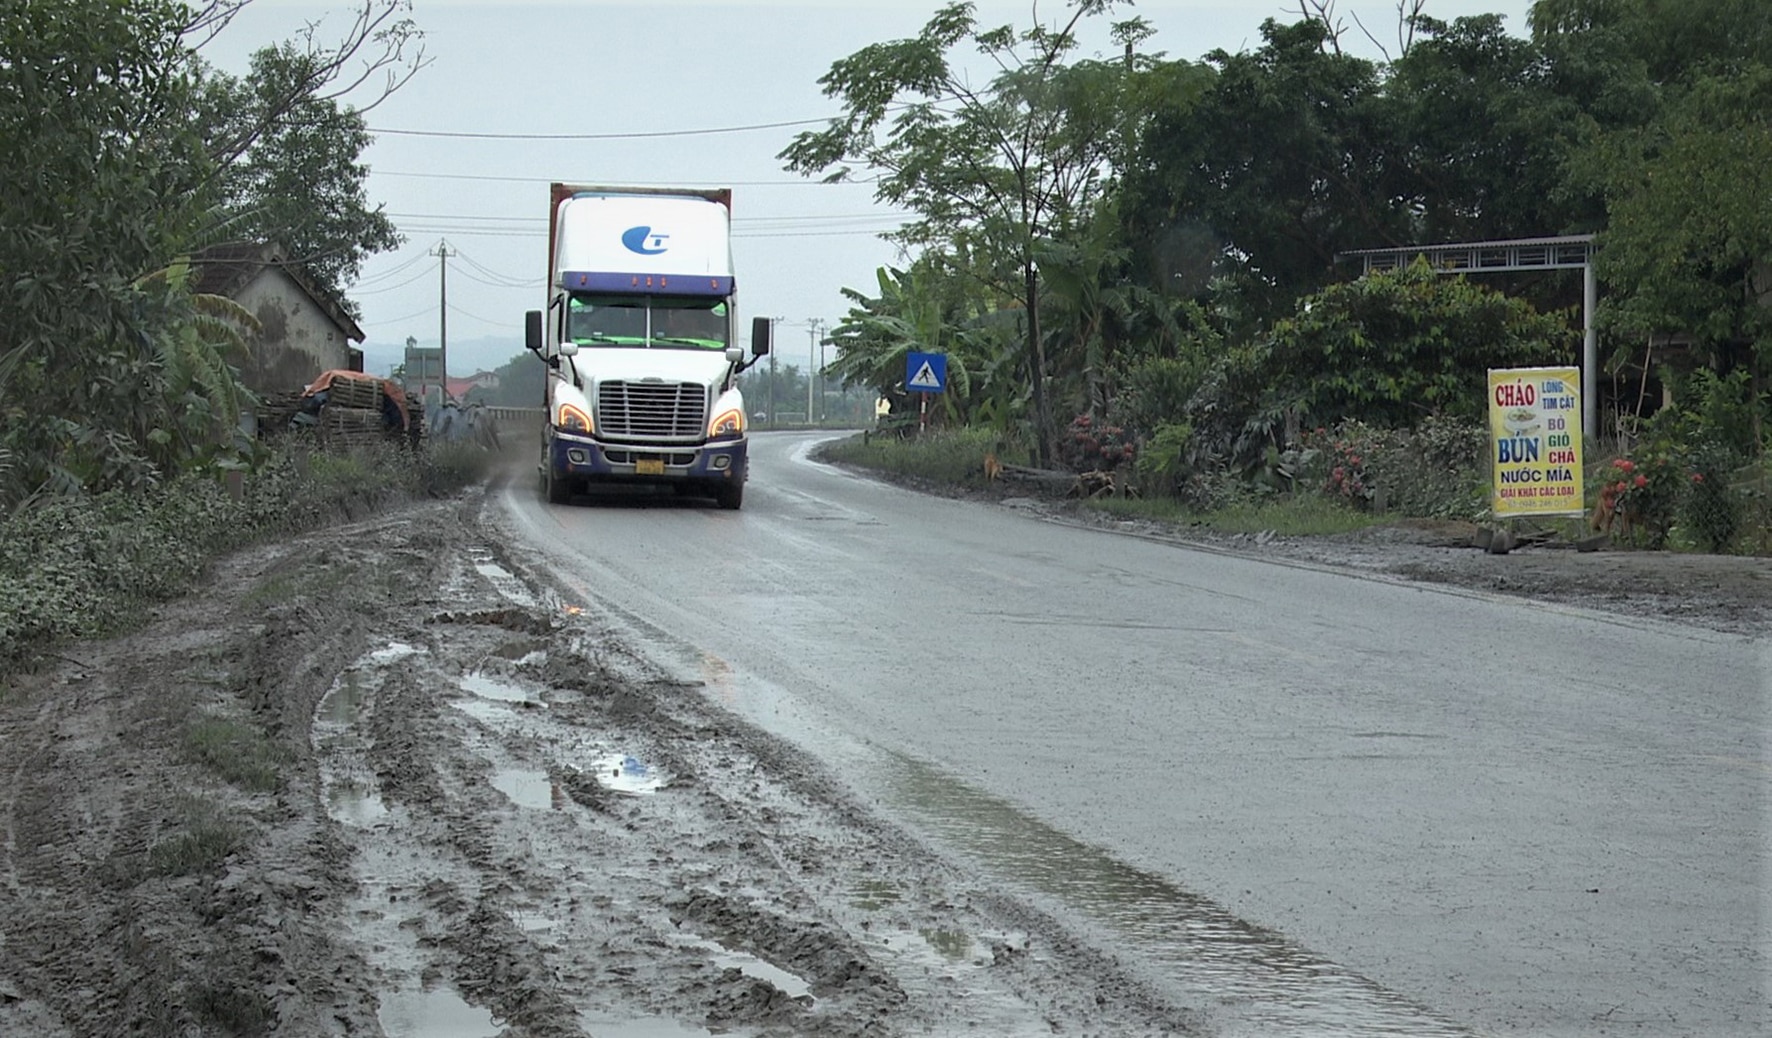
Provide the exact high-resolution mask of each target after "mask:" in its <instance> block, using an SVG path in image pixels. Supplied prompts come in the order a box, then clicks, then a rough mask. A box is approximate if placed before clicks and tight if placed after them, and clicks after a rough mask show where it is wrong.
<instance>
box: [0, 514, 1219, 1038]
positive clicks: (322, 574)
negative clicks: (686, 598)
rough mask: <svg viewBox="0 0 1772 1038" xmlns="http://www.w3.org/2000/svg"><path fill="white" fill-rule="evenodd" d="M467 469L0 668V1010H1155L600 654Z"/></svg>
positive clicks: (338, 1028) (907, 1013)
mask: <svg viewBox="0 0 1772 1038" xmlns="http://www.w3.org/2000/svg"><path fill="white" fill-rule="evenodd" d="M488 500H489V499H488V498H487V497H486V496H485V495H483V494H480V493H476V494H472V495H469V496H468V497H466V498H463V499H461V500H458V501H452V502H437V503H429V504H424V505H419V506H415V507H412V508H409V509H406V510H403V511H399V512H393V513H388V514H384V515H382V516H379V517H376V518H373V519H370V520H368V521H364V522H359V523H356V524H353V525H349V526H342V527H338V528H335V529H331V530H327V531H324V532H321V533H317V534H314V535H311V536H307V537H303V538H300V539H298V540H295V541H292V542H290V543H287V544H281V545H275V546H269V547H264V548H259V549H254V550H251V551H248V552H245V553H242V554H239V555H236V556H233V557H231V558H229V559H227V560H226V561H224V562H222V563H221V564H219V565H218V566H217V567H216V568H215V571H214V573H213V579H212V580H211V581H210V583H209V584H208V586H207V587H206V588H205V589H204V591H203V592H202V593H201V594H197V595H193V596H191V597H189V598H186V599H183V600H180V601H177V602H173V603H170V604H168V605H166V606H164V607H162V608H160V609H158V610H156V612H155V614H154V615H153V616H152V617H151V618H149V619H148V622H147V624H146V625H145V627H144V628H143V629H142V630H140V631H139V632H137V633H135V634H132V635H129V636H127V637H123V638H118V639H114V640H110V641H104V642H92V643H86V644H81V645H77V646H74V647H71V648H68V649H65V650H64V651H62V652H61V653H60V654H58V655H57V656H56V657H55V658H53V659H48V660H45V661H44V665H43V666H42V667H41V668H40V669H39V670H37V671H36V672H35V673H32V674H28V675H23V676H18V677H15V678H11V679H8V681H7V682H6V683H5V685H4V690H3V692H0V746H4V747H5V750H6V752H5V753H4V755H3V758H4V761H5V766H4V767H3V768H0V1035H14V1034H18V1035H32V1036H70V1038H72V1036H79V1038H86V1036H93V1035H122V1034H131V1035H147V1036H158V1035H168V1036H170V1035H179V1036H189V1035H303V1036H307V1035H322V1034H344V1035H359V1034H360V1035H381V1034H387V1035H393V1036H418V1035H431V1034H439V1033H448V1034H465V1035H488V1036H493V1035H501V1036H507V1038H521V1036H542V1038H555V1036H577V1035H618V1034H645V1035H649V1036H682V1035H707V1034H716V1033H718V1034H724V1035H740V1036H742V1035H757V1036H766V1035H898V1034H960V1033H985V1034H1024V1033H1062V1034H1102V1035H1107V1034H1114V1035H1124V1034H1174V1033H1187V1032H1188V1031H1189V1030H1190V1028H1191V1027H1192V1025H1193V1018H1192V1017H1191V1016H1190V1014H1189V1012H1188V1010H1187V1009H1186V1007H1182V1006H1178V1005H1174V1004H1172V1003H1171V1002H1168V1001H1165V999H1164V997H1162V996H1160V995H1158V994H1157V993H1155V992H1153V991H1152V990H1150V989H1148V988H1147V987H1146V986H1144V985H1143V984H1141V982H1139V981H1138V980H1137V979H1135V978H1134V977H1133V976H1132V975H1130V974H1129V973H1127V972H1124V971H1122V969H1121V968H1120V967H1119V965H1118V964H1117V963H1116V962H1115V961H1113V960H1112V959H1111V958H1109V957H1106V956H1105V955H1103V954H1102V953H1099V952H1097V951H1094V950H1092V949H1091V947H1090V946H1089V945H1088V944H1086V943H1085V942H1083V941H1080V940H1078V939H1077V938H1076V937H1075V936H1073V935H1072V934H1070V933H1067V932H1066V931H1065V930H1064V929H1063V928H1062V927H1061V926H1059V925H1058V924H1056V923H1055V922H1054V921H1053V920H1052V919H1050V918H1048V917H1047V916H1044V915H1042V913H1041V912H1040V911H1038V910H1037V909H1036V908H1035V907H1033V906H1031V905H1029V904H1026V903H1022V902H1019V901H1017V900H1016V899H1014V898H1012V897H1009V896H1005V895H1004V894H1002V893H1000V892H998V891H996V890H993V889H990V888H989V887H988V886H987V885H985V884H983V883H981V882H980V881H979V880H978V879H977V878H976V877H974V876H972V875H970V874H968V872H967V871H966V870H965V869H963V868H961V867H959V866H957V865H956V864H955V863H953V862H951V861H948V860H944V859H943V858H942V857H940V856H938V855H937V854H935V853H933V852H931V851H930V850H929V849H928V848H926V847H925V846H923V845H921V844H920V843H918V842H917V841H916V840H914V839H912V838H910V837H909V836H908V835H907V834H905V833H904V832H902V831H900V830H898V829H896V828H894V827H892V826H890V825H887V824H885V823H883V822H882V821H881V820H879V819H878V818H877V817H875V816H874V815H873V814H872V813H871V812H870V810H869V809H868V807H867V806H866V805H865V804H862V803H859V802H857V801H856V800H854V799H853V798H852V796H851V794H850V793H849V792H848V791H847V790H846V788H845V787H843V786H841V785H840V784H838V783H837V782H836V781H834V780H833V778H832V777H831V776H829V775H828V774H827V773H826V772H825V770H824V769H823V768H822V767H821V766H820V765H819V764H817V763H816V762H815V761H813V760H811V759H809V758H807V757H805V756H804V755H803V754H802V753H800V752H799V751H797V750H796V749H794V748H793V747H791V746H789V745H786V744H784V743H782V742H780V741H778V740H776V739H774V738H772V737H770V736H768V735H766V734H765V733H763V732H760V731H757V730H755V729H752V728H750V727H748V726H747V725H745V724H743V723H741V722H739V721H737V720H736V719H735V718H733V717H732V716H730V715H729V714H728V713H726V712H725V711H723V710H722V709H720V708H719V706H718V705H717V697H715V696H710V695H708V694H707V690H706V689H704V688H703V687H700V686H698V685H696V684H685V683H683V682H681V681H674V680H670V679H668V678H666V677H664V676H662V675H661V674H660V673H659V672H657V671H656V670H654V669H653V668H652V666H651V665H650V664H649V663H648V661H646V660H645V659H642V658H639V657H637V656H635V655H633V654H631V653H630V652H629V651H628V650H627V649H626V648H625V647H624V646H623V645H622V644H620V643H619V641H618V640H616V639H615V638H614V637H613V636H612V634H611V633H610V631H609V630H608V629H606V627H605V626H604V623H603V621H602V620H601V619H600V617H599V616H598V614H597V611H596V608H595V607H594V606H592V605H591V604H590V603H584V602H575V601H572V600H570V599H569V598H565V597H562V596H561V595H560V594H558V593H556V592H555V591H554V590H553V589H551V588H550V587H549V586H548V585H547V583H546V582H545V581H544V580H542V579H541V578H540V577H538V575H537V570H536V568H535V567H534V566H533V565H532V563H531V561H530V560H529V559H527V558H525V557H523V556H522V554H521V552H520V551H518V552H514V551H513V550H512V549H511V548H510V547H509V546H508V545H507V544H505V543H504V540H503V539H502V538H501V536H500V535H499V533H498V530H497V528H496V526H495V525H494V524H493V523H492V522H491V520H490V517H489V516H488V514H487V511H488V509H489V508H490V507H491V506H490V505H489V504H488Z"/></svg>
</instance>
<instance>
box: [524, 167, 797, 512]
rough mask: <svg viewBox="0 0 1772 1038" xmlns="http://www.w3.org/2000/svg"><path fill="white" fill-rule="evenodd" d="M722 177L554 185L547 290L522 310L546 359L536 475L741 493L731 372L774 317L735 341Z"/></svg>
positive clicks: (743, 444)
mask: <svg viewBox="0 0 1772 1038" xmlns="http://www.w3.org/2000/svg"><path fill="white" fill-rule="evenodd" d="M731 207H732V192H731V191H730V190H729V189H727V188H708V189H687V188H655V187H596V186H578V185H572V184H554V185H553V186H552V188H551V202H550V206H549V210H548V217H549V219H548V302H547V309H546V310H531V311H529V312H528V314H527V315H526V317H527V320H526V321H525V335H526V340H527V345H528V347H529V349H530V350H532V351H534V352H535V354H536V355H537V356H539V357H540V358H541V359H542V361H543V362H545V363H546V364H547V366H548V377H547V390H546V399H545V401H544V404H545V406H546V408H547V419H546V421H545V422H544V424H543V431H542V456H541V487H542V492H543V494H544V495H545V496H546V497H547V500H548V501H549V502H550V503H554V504H564V503H566V502H568V501H570V500H571V498H572V495H573V494H574V493H576V492H578V491H580V490H583V489H586V488H587V487H589V486H590V485H591V484H593V483H597V484H607V483H613V484H656V485H667V486H670V487H672V488H674V489H675V491H676V492H677V493H679V494H685V495H698V496H706V497H711V498H713V499H714V500H715V501H717V502H718V503H719V504H720V506H721V507H722V508H734V509H735V508H739V507H742V505H743V503H744V487H745V479H746V477H747V475H748V470H749V466H748V464H747V457H748V454H747V440H746V425H747V419H746V415H745V407H744V400H743V398H742V397H741V396H740V394H739V390H738V375H739V373H740V372H741V371H743V370H744V369H745V368H746V367H748V366H750V365H751V364H754V363H756V359H757V358H759V357H762V356H764V355H766V354H767V353H768V352H769V334H770V326H769V319H768V318H766V317H759V318H756V319H755V320H754V321H752V323H751V349H750V356H749V359H748V360H747V357H746V351H745V349H744V347H743V346H741V345H740V344H739V343H738V338H737V335H736V334H735V333H736V326H735V323H734V322H735V321H736V315H735V312H734V301H735V299H736V296H735V292H736V287H737V286H736V281H735V279H734V277H733V271H732V230H731V228H732V216H731Z"/></svg>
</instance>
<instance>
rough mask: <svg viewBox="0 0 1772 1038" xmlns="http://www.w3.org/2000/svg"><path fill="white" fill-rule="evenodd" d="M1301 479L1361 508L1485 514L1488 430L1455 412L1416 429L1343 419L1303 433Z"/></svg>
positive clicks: (1446, 515) (1417, 514)
mask: <svg viewBox="0 0 1772 1038" xmlns="http://www.w3.org/2000/svg"><path fill="white" fill-rule="evenodd" d="M1300 439H1301V441H1302V442H1301V443H1300V444H1299V445H1298V446H1297V447H1295V448H1294V449H1293V451H1292V454H1293V456H1294V457H1295V458H1296V459H1297V462H1296V465H1297V468H1298V473H1297V477H1296V478H1297V482H1298V483H1300V484H1301V485H1302V486H1304V487H1305V488H1310V487H1313V486H1314V487H1316V488H1319V489H1320V491H1321V492H1322V493H1324V494H1326V495H1328V496H1330V497H1335V498H1339V499H1341V500H1343V501H1346V502H1348V503H1350V504H1353V505H1356V506H1359V507H1371V508H1375V509H1378V510H1381V511H1387V512H1396V513H1398V514H1401V515H1405V516H1409V517H1411V518H1419V519H1480V518H1482V517H1483V516H1484V515H1485V514H1486V513H1487V511H1488V507H1489V504H1488V497H1487V494H1486V487H1487V480H1488V467H1487V461H1488V443H1489V433H1488V430H1486V429H1485V428H1483V426H1482V425H1480V424H1478V423H1476V422H1471V421H1463V420H1459V419H1453V418H1427V419H1424V420H1423V421H1422V422H1421V424H1420V425H1418V426H1416V427H1415V428H1414V429H1377V428H1373V427H1372V426H1369V425H1366V424H1365V423H1363V422H1355V421H1349V422H1343V423H1341V424H1340V425H1337V426H1335V427H1334V428H1333V429H1317V430H1315V431H1313V432H1309V433H1306V434H1305V435H1303V436H1302V437H1300Z"/></svg>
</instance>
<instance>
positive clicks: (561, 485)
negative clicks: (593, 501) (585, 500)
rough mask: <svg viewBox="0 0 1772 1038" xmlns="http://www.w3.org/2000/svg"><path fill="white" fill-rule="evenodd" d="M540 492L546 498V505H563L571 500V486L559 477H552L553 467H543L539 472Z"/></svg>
mask: <svg viewBox="0 0 1772 1038" xmlns="http://www.w3.org/2000/svg"><path fill="white" fill-rule="evenodd" d="M541 486H542V492H543V493H544V494H546V495H547V497H548V504H550V505H563V504H567V503H568V502H570V501H571V500H572V486H571V484H569V483H567V482H566V481H565V480H563V479H561V478H560V477H559V476H556V475H554V466H552V465H544V466H542V470H541Z"/></svg>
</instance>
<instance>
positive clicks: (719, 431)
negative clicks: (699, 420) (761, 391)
mask: <svg viewBox="0 0 1772 1038" xmlns="http://www.w3.org/2000/svg"><path fill="white" fill-rule="evenodd" d="M743 435H744V412H743V411H740V410H738V409H737V408H733V409H732V410H730V411H721V412H720V413H719V414H718V415H716V416H715V417H714V420H713V421H712V422H709V423H708V438H709V439H713V440H725V439H736V438H738V437H740V436H743Z"/></svg>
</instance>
